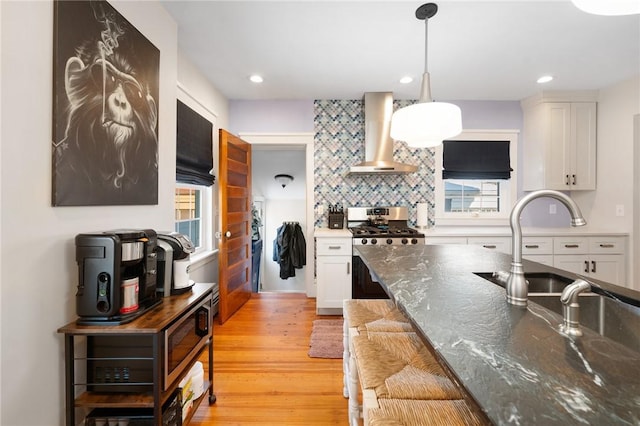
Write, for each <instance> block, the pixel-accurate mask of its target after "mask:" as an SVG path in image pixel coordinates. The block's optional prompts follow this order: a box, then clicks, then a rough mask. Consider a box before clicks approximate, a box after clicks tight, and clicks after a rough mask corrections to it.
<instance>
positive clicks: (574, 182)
mask: <svg viewBox="0 0 640 426" xmlns="http://www.w3.org/2000/svg"><path fill="white" fill-rule="evenodd" d="M571 176H572V177H573V185H577V184H578V182H577V181H576V175H571Z"/></svg>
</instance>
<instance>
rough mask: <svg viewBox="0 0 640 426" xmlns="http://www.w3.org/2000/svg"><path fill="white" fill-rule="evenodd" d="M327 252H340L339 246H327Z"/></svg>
mask: <svg viewBox="0 0 640 426" xmlns="http://www.w3.org/2000/svg"><path fill="white" fill-rule="evenodd" d="M329 250H340V246H329Z"/></svg>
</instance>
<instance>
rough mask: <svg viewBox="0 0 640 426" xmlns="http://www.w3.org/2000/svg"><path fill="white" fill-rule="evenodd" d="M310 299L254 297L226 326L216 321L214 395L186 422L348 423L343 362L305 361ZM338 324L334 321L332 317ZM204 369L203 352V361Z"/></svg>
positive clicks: (288, 295)
mask: <svg viewBox="0 0 640 426" xmlns="http://www.w3.org/2000/svg"><path fill="white" fill-rule="evenodd" d="M317 318H332V317H328V316H322V317H318V316H316V313H315V299H310V298H307V297H306V295H304V294H292V293H259V294H255V293H254V294H253V296H252V298H251V300H249V301H248V302H247V303H246V304H245V305H244V306H243V307H242V308H241V309H240V310H239V311H238V312H237V313H236V314H235V315H234V316H233V317H231V319H229V320H228V321H227V322H226V323H225V324H224V325H220V324H218V321H217V319H216V320H215V321H214V322H215V324H214V331H213V333H214V384H213V386H214V392H215V394H216V396H217V398H218V399H217V402H216V403H215V404H213V405H211V406H209V405H207V401H206V400H205V401H203V403H202V404H201V405H200V407H199V408H198V411H197V412H196V413H195V414H194V417H193V420H192V422H191V423H190V424H191V425H193V426H204V425H213V424H216V425H225V426H226V425H252V424H259V425H279V426H283V425H347V424H348V423H349V422H348V418H347V408H348V407H347V399H345V398H344V397H343V395H342V359H319V358H310V357H309V356H308V355H307V352H308V350H309V337H310V335H311V326H312V322H313V320H314V319H317ZM333 318H336V317H333ZM202 361H203V364H205V365H206V351H205V353H204V354H203V357H202Z"/></svg>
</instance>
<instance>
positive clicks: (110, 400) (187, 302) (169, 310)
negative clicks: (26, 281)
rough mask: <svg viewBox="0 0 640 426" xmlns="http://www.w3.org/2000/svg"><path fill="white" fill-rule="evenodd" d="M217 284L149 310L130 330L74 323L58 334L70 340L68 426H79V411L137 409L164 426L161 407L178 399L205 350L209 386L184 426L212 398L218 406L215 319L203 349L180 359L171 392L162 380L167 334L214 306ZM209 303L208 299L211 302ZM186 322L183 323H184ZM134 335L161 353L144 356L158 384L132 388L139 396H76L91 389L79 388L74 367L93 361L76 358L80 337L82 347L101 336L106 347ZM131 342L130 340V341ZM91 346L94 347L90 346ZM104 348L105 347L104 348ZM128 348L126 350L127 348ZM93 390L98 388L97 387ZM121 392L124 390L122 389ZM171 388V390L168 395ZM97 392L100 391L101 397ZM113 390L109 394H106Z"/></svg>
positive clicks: (67, 342) (200, 346) (67, 344)
mask: <svg viewBox="0 0 640 426" xmlns="http://www.w3.org/2000/svg"><path fill="white" fill-rule="evenodd" d="M212 288H213V284H196V285H194V287H193V289H192V291H191V292H190V293H187V294H183V295H177V296H171V297H167V298H165V299H163V301H162V303H161V304H160V305H158V306H156V307H154V308H152V309H150V310H149V311H148V312H146V313H145V314H143V315H141V316H140V317H138V318H136V319H134V320H133V321H131V322H130V323H127V324H118V325H78V324H77V323H76V322H72V323H69V324H67V325H65V326H64V327H61V328H60V329H58V332H59V333H64V334H65V357H66V358H65V383H66V388H67V390H66V403H65V405H66V413H67V425H70V426H74V425H75V424H76V419H75V409H76V408H85V409H91V408H103V409H120V408H122V409H124V408H136V409H149V410H150V411H151V412H152V413H153V416H154V424H157V425H161V424H162V407H163V406H164V405H165V403H166V402H167V401H169V400H170V399H171V397H172V396H174V395H175V391H176V389H178V384H179V382H180V380H181V379H180V377H179V376H180V375H182V376H183V375H184V374H186V373H187V372H188V370H189V369H190V368H191V366H192V365H193V363H194V362H196V361H197V359H198V358H199V357H200V355H201V354H202V353H203V351H204V350H206V349H207V348H208V350H209V380H207V381H205V383H204V385H203V386H204V387H205V390H204V391H203V395H202V396H201V397H200V398H198V399H197V400H195V401H194V402H193V405H192V409H191V412H190V413H189V414H188V415H187V417H186V418H185V422H183V424H185V425H186V424H188V423H189V420H190V419H191V417H193V413H194V412H195V411H196V409H197V408H198V406H200V404H201V403H202V400H203V399H204V398H206V397H207V394H208V395H209V396H208V397H209V402H210V403H213V402H215V395H214V394H213V383H212V381H213V376H212V372H213V365H212V363H213V352H212V351H213V339H212V338H211V333H212V330H213V324H212V321H213V319H212V318H211V317H210V318H209V321H210V324H209V327H210V329H209V330H210V333H209V336H208V338H207V339H206V340H205V342H204V343H202V342H201V343H199V344H198V346H195V347H194V351H193V352H189V353H184V354H182V355H181V357H183V358H184V360H183V361H182V362H181V363H180V366H179V367H177V368H180V371H181V373H179V374H178V373H176V374H175V375H172V376H170V377H172V383H171V384H170V385H169V386H164V387H163V386H162V381H163V379H162V377H163V372H162V371H161V370H162V369H164V366H163V361H162V359H163V358H164V355H163V354H162V348H163V342H162V339H164V333H165V330H168V329H170V328H171V326H172V324H174V323H176V321H183V320H184V319H186V318H188V317H187V315H194V312H196V307H198V306H205V305H206V306H210V303H211V300H212V299H211V292H212ZM207 297H208V298H209V299H207ZM183 318H184V319H183ZM132 334H135V335H138V336H147V339H148V338H149V336H150V337H151V340H146V343H147V344H150V345H151V346H150V347H151V348H154V350H155V351H158V353H154V355H153V356H152V357H148V356H145V357H143V358H144V359H145V360H147V361H148V362H150V363H152V364H153V368H152V371H153V373H152V374H153V377H154V378H153V384H149V383H128V384H130V385H132V386H137V387H136V388H135V389H134V388H132V389H131V390H138V391H139V392H136V393H134V392H118V391H117V390H116V389H114V392H104V389H103V388H98V387H95V388H88V389H91V390H87V391H84V392H82V393H81V394H80V395H75V390H78V389H80V390H82V388H78V386H89V385H87V384H86V383H84V384H83V383H78V382H76V376H75V366H74V364H75V363H76V362H78V361H83V360H84V361H87V362H88V361H89V358H86V357H83V358H77V357H76V356H75V353H76V342H75V340H74V338H75V337H80V338H81V339H80V341H81V342H82V341H84V342H85V344H87V345H88V344H89V343H90V342H92V340H91V339H94V338H93V337H91V336H96V337H95V339H98V336H101V337H100V339H102V340H101V341H105V339H110V337H109V336H113V337H114V338H118V336H126V335H129V336H131V335H132ZM130 338H131V337H129V339H130ZM87 342H89V343H87ZM103 345H104V343H103ZM118 347H119V345H118V344H116V345H115V346H114V348H116V349H112V350H115V351H118V349H117V348H118ZM123 348H125V345H123ZM122 359H124V360H128V359H140V357H139V356H133V357H128V356H124V357H122ZM91 360H92V361H95V362H100V361H103V360H121V357H120V356H118V354H116V357H113V356H106V357H104V356H99V357H98V358H91ZM143 385H149V386H148V387H146V386H145V387H141V386H143ZM92 386H94V385H93V384H92ZM95 386H104V385H102V384H95ZM118 386H120V385H118ZM165 388H166V389H165ZM95 390H100V391H99V392H97V391H95ZM107 390H109V389H107Z"/></svg>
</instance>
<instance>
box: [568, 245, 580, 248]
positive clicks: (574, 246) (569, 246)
mask: <svg viewBox="0 0 640 426" xmlns="http://www.w3.org/2000/svg"><path fill="white" fill-rule="evenodd" d="M564 247H565V248H578V247H580V246H579V245H578V244H565V245H564Z"/></svg>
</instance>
